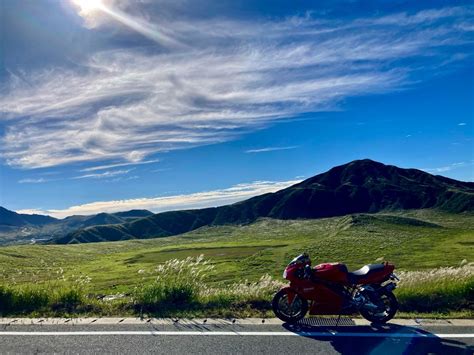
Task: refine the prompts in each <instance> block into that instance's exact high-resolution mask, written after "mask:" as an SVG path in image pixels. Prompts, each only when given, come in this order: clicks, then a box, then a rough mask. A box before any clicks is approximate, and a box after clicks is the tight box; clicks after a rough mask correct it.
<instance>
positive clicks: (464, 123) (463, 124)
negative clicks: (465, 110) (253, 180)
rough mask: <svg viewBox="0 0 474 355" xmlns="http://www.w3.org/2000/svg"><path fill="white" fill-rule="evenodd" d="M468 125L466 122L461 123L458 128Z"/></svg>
mask: <svg viewBox="0 0 474 355" xmlns="http://www.w3.org/2000/svg"><path fill="white" fill-rule="evenodd" d="M466 124H467V123H466V122H459V123H458V126H465V125H466Z"/></svg>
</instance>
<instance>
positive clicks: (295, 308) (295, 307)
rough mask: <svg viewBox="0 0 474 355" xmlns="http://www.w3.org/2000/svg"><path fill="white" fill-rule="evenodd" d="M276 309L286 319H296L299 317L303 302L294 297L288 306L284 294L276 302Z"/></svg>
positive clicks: (286, 296) (286, 295) (286, 297)
mask: <svg viewBox="0 0 474 355" xmlns="http://www.w3.org/2000/svg"><path fill="white" fill-rule="evenodd" d="M278 309H279V311H280V312H281V314H282V315H284V316H285V317H288V318H296V317H299V316H301V313H302V311H303V301H302V300H301V298H300V297H299V296H295V297H294V299H293V302H292V303H291V304H290V302H289V300H288V294H284V295H282V296H281V298H280V299H279V300H278Z"/></svg>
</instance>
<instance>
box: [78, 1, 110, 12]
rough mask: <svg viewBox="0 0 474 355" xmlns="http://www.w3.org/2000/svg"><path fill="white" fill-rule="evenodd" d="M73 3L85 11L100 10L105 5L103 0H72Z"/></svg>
mask: <svg viewBox="0 0 474 355" xmlns="http://www.w3.org/2000/svg"><path fill="white" fill-rule="evenodd" d="M72 3H73V4H74V5H76V6H78V7H79V9H80V11H81V12H84V13H89V12H92V11H95V10H100V9H101V8H102V7H103V4H102V0H72Z"/></svg>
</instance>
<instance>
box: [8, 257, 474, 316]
mask: <svg viewBox="0 0 474 355" xmlns="http://www.w3.org/2000/svg"><path fill="white" fill-rule="evenodd" d="M213 268H214V267H213V266H212V265H210V263H209V262H208V261H207V260H204V257H203V256H202V255H201V256H198V257H194V258H193V257H188V258H185V259H181V260H179V259H172V260H168V261H166V262H164V263H163V264H161V265H158V266H157V267H155V268H153V269H151V270H149V271H147V270H144V269H141V270H139V271H138V274H139V275H141V276H142V280H141V282H140V283H139V284H138V285H137V286H136V287H135V289H134V292H133V293H131V294H124V295H120V296H118V297H98V295H95V294H90V293H89V288H88V285H89V283H90V281H91V280H90V278H88V277H87V276H83V275H80V276H77V277H75V278H69V279H68V278H65V277H64V275H63V273H62V270H61V269H59V270H57V271H56V272H55V273H53V274H54V278H53V279H52V280H51V281H47V282H44V281H36V282H33V283H30V284H28V285H25V284H19V285H15V284H14V283H13V284H12V283H10V284H9V285H8V286H7V285H6V284H4V285H3V286H2V285H1V284H0V313H1V314H2V315H6V314H23V315H26V314H28V315H31V314H35V315H64V314H69V315H71V314H101V315H112V314H121V315H125V314H137V313H140V314H143V313H147V314H152V315H155V316H182V315H186V316H201V315H204V316H250V315H254V316H255V315H263V314H269V311H270V310H271V307H270V302H271V298H272V295H273V294H274V293H275V292H276V291H277V290H278V289H279V288H280V287H282V286H284V285H285V284H284V283H283V282H280V281H276V280H274V279H273V278H272V277H271V276H269V275H264V276H262V277H261V278H260V279H259V280H258V281H255V282H248V281H247V280H245V281H243V282H240V283H234V284H230V285H225V286H215V284H212V283H211V284H209V283H206V282H205V281H204V280H206V278H207V277H208V276H209V273H211V272H212V271H213ZM399 276H400V278H401V281H400V283H399V288H398V289H397V291H396V292H397V297H398V299H399V301H400V305H401V311H405V312H431V313H437V314H441V313H443V312H444V313H446V312H458V313H459V312H469V310H472V305H473V296H474V264H473V263H470V264H468V263H463V264H462V265H461V266H460V267H447V268H437V269H433V270H427V271H407V272H400V273H399ZM211 285H212V286H211Z"/></svg>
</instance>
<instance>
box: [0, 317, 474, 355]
mask: <svg viewBox="0 0 474 355" xmlns="http://www.w3.org/2000/svg"><path fill="white" fill-rule="evenodd" d="M268 323H270V324H268ZM43 324H44V325H38V324H29V325H18V324H16V323H15V322H13V323H11V322H10V323H3V324H0V353H2V354H3V353H21V354H25V353H48V354H49V353H81V354H82V353H115V354H117V353H120V354H123V353H133V354H136V353H141V354H143V353H163V354H164V353H166V354H257V353H261V354H273V355H274V354H293V353H294V354H369V353H370V354H384V355H387V354H428V353H430V354H473V350H474V327H473V326H471V325H458V326H453V325H445V324H438V325H416V326H406V325H397V324H390V325H386V326H383V327H374V326H371V325H350V323H349V324H348V323H347V322H346V323H345V325H342V326H341V325H339V326H335V325H322V326H321V325H314V324H311V323H306V324H301V325H297V326H288V325H286V324H274V323H273V324H272V323H271V322H267V323H266V324H265V323H264V324H256V322H253V323H251V324H238V323H235V324H232V323H231V322H222V323H219V322H204V321H199V322H188V323H186V324H183V323H182V322H180V321H178V322H173V321H171V322H164V323H153V322H149V323H146V322H137V323H136V324H124V323H123V322H118V323H117V322H114V323H110V324H101V323H100V322H98V323H93V324H83V323H81V324H75V325H72V324H69V325H66V324H60V325H59V324H51V323H49V324H47V323H43Z"/></svg>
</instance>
